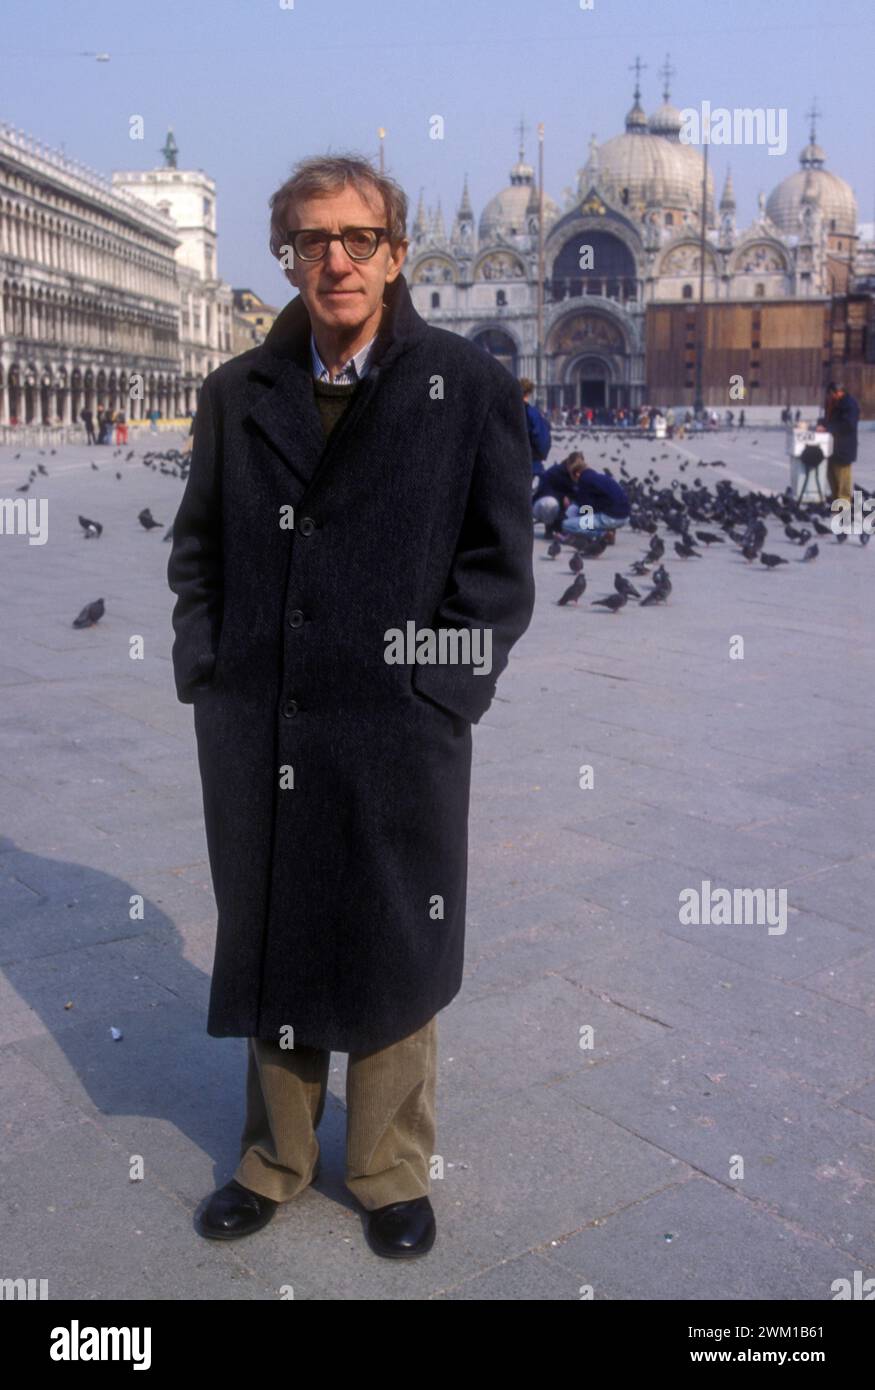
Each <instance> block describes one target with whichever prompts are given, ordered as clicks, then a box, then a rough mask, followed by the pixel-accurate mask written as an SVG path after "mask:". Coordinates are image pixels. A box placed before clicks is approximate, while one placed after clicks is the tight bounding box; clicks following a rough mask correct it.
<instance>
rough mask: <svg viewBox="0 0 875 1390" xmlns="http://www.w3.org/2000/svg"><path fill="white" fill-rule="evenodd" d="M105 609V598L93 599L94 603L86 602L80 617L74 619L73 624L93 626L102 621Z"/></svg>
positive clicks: (76, 625)
mask: <svg viewBox="0 0 875 1390" xmlns="http://www.w3.org/2000/svg"><path fill="white" fill-rule="evenodd" d="M105 611H106V610H105V608H104V606H103V599H102V598H96V599H95V600H94V601H93V603H86V605H85V607H84V608H83V609H82V612H81V613H80V614H79V616H78V618H74V619H73V626H74V627H93V626H94V624H95V623H98V622H100V619H101V618H102V617H103V615H104V613H105Z"/></svg>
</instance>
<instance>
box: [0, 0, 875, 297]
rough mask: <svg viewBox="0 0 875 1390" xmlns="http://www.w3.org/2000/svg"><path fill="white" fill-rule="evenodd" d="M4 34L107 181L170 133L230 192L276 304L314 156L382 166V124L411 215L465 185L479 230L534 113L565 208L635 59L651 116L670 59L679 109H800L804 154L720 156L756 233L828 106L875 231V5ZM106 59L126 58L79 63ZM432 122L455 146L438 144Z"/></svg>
mask: <svg viewBox="0 0 875 1390" xmlns="http://www.w3.org/2000/svg"><path fill="white" fill-rule="evenodd" d="M286 4H287V6H289V0H286ZM3 30H4V45H3V46H2V47H0V119H2V120H4V121H7V122H9V123H11V124H12V125H14V126H15V127H17V128H21V129H23V130H25V131H26V132H27V133H28V134H31V135H34V136H36V137H37V138H38V139H40V140H44V141H46V142H47V143H48V144H50V145H52V146H54V147H56V148H58V147H61V146H62V145H63V147H64V148H65V149H66V152H67V153H68V154H70V155H73V156H75V157H76V158H78V159H80V160H82V161H83V162H84V163H86V164H88V165H90V166H92V167H93V168H95V169H97V170H98V171H99V172H101V173H102V174H104V175H106V176H109V174H110V172H111V171H112V170H113V169H125V168H127V169H129V168H136V169H148V168H152V167H155V166H156V165H158V164H160V163H161V157H160V155H159V154H158V150H159V148H160V146H161V145H162V144H163V143H164V137H165V133H166V130H167V127H168V126H172V127H173V129H174V134H175V137H176V141H177V144H178V145H179V149H180V167H193V168H200V169H204V170H205V171H206V172H207V173H209V174H210V175H212V176H213V177H214V178H215V179H216V182H217V197H218V226H219V272H220V274H221V275H222V277H223V279H225V280H228V281H230V282H231V283H232V284H233V285H235V286H248V287H250V288H252V289H254V290H255V291H256V292H257V293H259V294H261V295H262V296H263V297H264V298H265V299H267V300H269V301H270V302H273V303H277V304H282V303H285V301H286V300H287V299H288V297H289V293H290V290H289V286H288V285H287V283H286V282H285V280H284V279H283V277H282V274H281V272H280V270H279V268H278V266H277V264H276V262H275V261H273V259H272V258H271V256H270V254H269V252H268V250H267V228H268V198H269V196H270V194H271V193H272V192H273V190H274V189H275V188H276V187H277V186H278V185H279V184H280V183H281V182H282V181H283V179H284V178H285V177H286V176H287V175H288V172H289V170H290V168H291V166H292V165H293V164H294V162H295V160H297V159H299V158H301V157H302V156H304V155H308V154H313V153H318V152H321V151H325V150H333V151H340V150H345V149H353V150H357V151H361V152H364V153H367V154H371V153H373V152H374V151H375V150H376V148H377V144H378V141H377V134H376V132H377V128H378V126H380V125H383V126H385V128H386V130H387V137H386V143H385V149H386V161H387V168H388V169H389V171H390V172H391V173H393V174H394V175H395V177H396V178H398V179H399V180H400V182H401V183H402V184H403V186H404V187H405V189H406V190H407V193H408V196H409V197H410V200H411V203H412V204H413V205H414V206H415V203H416V199H417V196H418V193H419V189H420V187H423V186H424V188H425V196H426V200H427V202H429V203H435V202H436V201H437V198H438V197H440V198H441V201H442V205H443V210H444V216H445V220H446V221H447V224H448V225H449V222H450V220H451V216H452V214H453V212H454V211H455V208H456V205H457V203H458V199H459V196H460V193H461V188H462V177H463V175H464V173H465V172H466V171H467V173H468V177H469V187H470V191H471V199H472V202H473V204H474V211H475V213H476V214H477V216H479V214H480V212H481V210H482V208H483V205H484V203H485V202H486V201H487V199H488V198H490V197H491V196H492V195H493V194H494V193H496V192H497V191H498V190H499V189H500V188H502V187H504V186H505V184H506V183H507V175H508V169H509V168H510V165H511V164H512V163H513V161H514V159H515V158H516V147H517V135H516V127H517V125H518V123H519V120H520V116H521V115H522V116H523V117H524V119H525V121H526V123H527V125H528V127H529V134H528V137H527V153H528V155H529V157H530V158H533V157H534V152H535V126H536V124H537V122H538V121H544V123H545V167H546V180H545V181H546V187H547V191H548V193H550V194H551V195H552V196H553V197H555V198H557V199H558V200H559V201H560V202H561V201H562V191H563V189H564V188H565V187H566V186H567V185H573V184H574V183H575V182H576V177H577V170H578V169H579V168H580V166H581V165H582V164H584V163H585V161H586V157H587V151H588V145H589V139H590V135H591V134H592V132H593V131H594V132H595V133H596V135H597V137H598V139H599V140H604V139H607V138H608V137H609V136H611V135H614V134H617V133H618V132H619V131H621V130H622V129H623V119H624V116H625V113H626V111H627V110H628V108H629V106H630V105H631V102H632V89H633V85H634V74H633V73H632V72H631V71H630V66H629V65H630V64H631V63H633V62H634V60H635V57H636V55H640V57H641V60H642V62H643V63H646V64H647V67H646V69H645V70H644V72H643V74H642V104H643V106H644V109H645V111H647V112H648V113H649V112H651V111H652V110H654V108H655V107H656V106H657V105H659V102H660V101H661V88H662V79H661V78H660V76H659V74H658V69H659V68H660V67H661V65H662V63H663V60H664V57H665V54H666V52H669V53H670V54H671V62H672V65H673V66H674V68H675V69H676V75H675V77H674V78H673V80H672V100H673V101H674V102H675V104H676V105H678V106H680V107H684V106H694V105H695V106H698V105H699V104H700V103H701V102H702V101H703V100H708V101H710V102H711V104H712V106H714V107H716V106H727V107H736V106H753V107H756V106H762V107H775V108H781V107H784V108H786V109H787V113H788V149H787V153H786V154H785V155H783V156H773V155H769V154H768V152H767V149H766V148H765V147H764V146H748V147H735V148H729V147H720V148H717V147H714V148H713V150H712V156H713V165H714V168H715V174H716V186H717V190H718V193H719V190H720V187H721V185H722V180H723V174H724V172H725V169H726V166H727V164H728V163H731V164H732V171H733V180H734V183H735V190H736V196H737V199H738V203H739V219H740V221H742V222H746V221H749V220H750V218H751V217H752V216H753V214H754V212H755V210H756V198H757V193H758V191H759V190H760V189H763V190H764V191H765V192H766V193H768V192H769V191H770V189H771V188H772V187H773V186H774V185H775V184H776V183H777V182H778V181H779V180H780V179H781V178H783V177H784V176H785V175H786V174H788V173H790V172H791V171H792V170H794V169H796V168H797V167H798V155H799V150H800V149H801V148H802V146H803V145H804V144H805V143H806V141H807V132H808V122H807V120H806V119H805V115H804V113H805V112H806V111H807V110H808V108H809V105H810V103H811V99H812V96H813V95H815V94H816V97H817V103H818V106H819V107H820V109H821V111H822V112H823V115H822V116H821V118H820V120H819V122H818V139H819V142H820V143H821V144H822V145H823V147H824V149H825V150H826V153H827V167H829V168H831V169H834V170H835V171H836V172H837V173H840V174H841V175H842V176H843V177H844V178H846V179H848V181H849V182H850V183H851V184H852V186H853V188H854V191H855V193H856V195H857V201H858V204H859V209H860V218H861V220H863V221H871V220H872V219H873V216H875V212H873V206H875V161H873V147H872V128H873V119H872V107H873V78H872V73H873V66H875V64H873V58H875V42H873V40H875V5H873V4H872V0H844V2H843V4H841V5H836V4H835V3H834V0H833V3H831V4H830V3H826V0H770V3H768V4H766V3H764V0H735V3H727V4H723V5H717V4H714V3H713V0H712V3H704V2H701V0H696V3H691V0H686V3H682V0H650V3H646V0H593V9H592V10H581V8H580V3H579V0H476V3H475V0H358V2H357V3H356V0H334V2H333V3H329V0H294V3H293V4H291V5H290V6H289V7H287V8H283V6H282V4H281V0H185V3H180V0H175V3H174V2H173V0H149V3H148V4H146V5H144V6H142V7H135V6H131V5H127V6H123V5H119V4H118V3H117V0H114V3H110V2H109V0H4V5H3ZM16 35H20V36H21V39H20V40H16V38H15V36H16ZM96 52H108V53H109V54H110V55H111V60H110V62H108V63H98V62H96V61H95V60H94V58H93V57H89V56H82V55H88V54H94V53H96ZM133 114H138V115H142V116H143V117H144V118H145V122H146V139H145V140H144V141H142V142H136V141H131V140H130V138H129V135H128V129H129V120H130V117H131V115H133ZM435 114H439V115H441V116H442V117H443V118H444V123H445V136H444V139H443V140H432V139H430V138H429V118H430V117H431V116H433V115H435Z"/></svg>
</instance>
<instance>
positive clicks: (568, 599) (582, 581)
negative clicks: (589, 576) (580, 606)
mask: <svg viewBox="0 0 875 1390" xmlns="http://www.w3.org/2000/svg"><path fill="white" fill-rule="evenodd" d="M585 588H586V575H585V574H579V575H577V577H576V578H575V580H574V583H573V584H569V586H568V588H567V589H566V590H565V593H564V594H563V595H562V597H561V598H560V599H557V603H558V604H559V606H560V608H564V607H565V605H566V603H577V600H578V599H579V598H580V596H581V594H582V593H583V591H584V589H585Z"/></svg>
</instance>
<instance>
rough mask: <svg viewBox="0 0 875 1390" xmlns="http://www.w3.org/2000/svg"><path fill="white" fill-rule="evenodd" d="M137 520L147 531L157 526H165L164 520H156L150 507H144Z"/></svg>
mask: <svg viewBox="0 0 875 1390" xmlns="http://www.w3.org/2000/svg"><path fill="white" fill-rule="evenodd" d="M137 520H138V521H139V523H140V525H141V526H142V527H143V529H144V530H146V531H153V530H154V529H155V527H156V526H163V525H164V522H163V521H156V520H155V518H154V516H153V515H152V513H151V512H150V510H149V508H148V507H144V508H143V510H142V511H141V512H140V513H139V515H138V517H137Z"/></svg>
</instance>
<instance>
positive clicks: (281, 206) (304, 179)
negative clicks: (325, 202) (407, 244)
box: [270, 154, 407, 260]
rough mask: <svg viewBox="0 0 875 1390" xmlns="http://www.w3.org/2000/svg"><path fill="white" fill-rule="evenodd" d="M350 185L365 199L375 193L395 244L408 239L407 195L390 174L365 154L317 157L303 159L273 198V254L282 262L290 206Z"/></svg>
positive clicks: (271, 200)
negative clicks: (381, 170)
mask: <svg viewBox="0 0 875 1390" xmlns="http://www.w3.org/2000/svg"><path fill="white" fill-rule="evenodd" d="M347 184H352V186H353V188H354V189H355V190H356V192H358V193H360V194H362V195H363V196H364V197H369V196H370V197H373V195H374V194H375V193H376V194H377V196H378V198H379V199H381V200H382V203H383V208H384V210H385V218H386V227H387V229H388V233H389V240H390V242H391V243H392V244H393V245H397V244H398V242H400V241H404V240H405V238H406V236H407V194H406V193H405V192H404V189H403V188H402V187H401V185H400V184H398V183H396V182H395V180H394V179H392V178H390V177H389V176H388V174H380V173H378V172H377V170H376V169H375V168H374V167H373V165H372V164H371V163H370V161H369V160H367V159H365V158H364V156H363V155H357V154H343V155H316V156H314V157H313V158H310V159H302V160H300V161H299V162H298V163H297V164H296V165H295V167H294V169H293V170H292V173H291V176H290V177H289V178H287V179H286V181H285V183H284V184H282V185H281V186H280V187H279V188H278V189H277V191H276V192H275V193H274V194H273V196H272V197H271V199H270V209H271V212H270V254H271V255H272V256H275V257H276V259H277V260H279V258H280V255H281V252H282V248H283V246H285V245H287V240H286V239H287V236H288V225H287V223H288V216H289V209H290V206H291V205H292V204H293V203H294V202H295V201H296V200H298V199H300V200H301V201H303V200H304V199H305V198H324V197H326V196H328V195H329V194H331V193H339V192H340V190H341V189H343V188H345V187H346V186H347Z"/></svg>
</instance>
